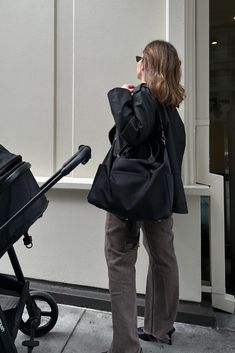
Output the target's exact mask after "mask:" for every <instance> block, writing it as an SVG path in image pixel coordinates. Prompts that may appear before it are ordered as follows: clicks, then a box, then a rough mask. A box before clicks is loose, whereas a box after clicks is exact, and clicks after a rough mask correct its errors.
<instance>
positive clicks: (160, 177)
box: [88, 119, 174, 220]
mask: <svg viewBox="0 0 235 353" xmlns="http://www.w3.org/2000/svg"><path fill="white" fill-rule="evenodd" d="M160 121H161V130H162V141H161V142H162V143H161V146H162V147H161V149H160V152H161V153H160V158H159V154H157V155H155V156H154V155H153V153H151V155H150V157H149V158H147V159H137V158H128V153H123V152H124V151H123V150H122V151H121V152H120V153H119V154H118V155H117V156H115V155H114V144H115V141H114V143H113V144H112V146H111V148H110V150H109V152H108V154H107V155H106V157H105V159H104V161H103V163H102V164H100V165H99V167H98V170H97V172H96V175H95V178H94V182H93V185H92V187H91V190H90V192H89V194H88V202H90V203H91V204H93V205H95V206H97V207H99V208H102V209H104V210H106V211H108V212H111V213H114V214H116V215H118V216H120V217H122V218H125V219H129V220H148V219H149V220H159V219H162V218H167V217H169V216H170V215H171V214H172V206H173V191H174V186H173V175H172V173H171V167H170V163H169V158H168V153H167V148H166V139H165V134H164V129H163V124H162V120H161V119H160ZM129 149H131V147H129ZM130 155H131V153H130Z"/></svg>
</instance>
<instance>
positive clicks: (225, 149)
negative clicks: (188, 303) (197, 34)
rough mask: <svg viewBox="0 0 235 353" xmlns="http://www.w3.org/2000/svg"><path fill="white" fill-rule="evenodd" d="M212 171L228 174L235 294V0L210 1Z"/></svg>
mask: <svg viewBox="0 0 235 353" xmlns="http://www.w3.org/2000/svg"><path fill="white" fill-rule="evenodd" d="M210 172H211V173H215V174H220V175H222V176H223V177H224V195H225V198H224V209H225V255H226V290H227V292H228V293H231V294H235V1H234V0H224V1H221V0H210Z"/></svg>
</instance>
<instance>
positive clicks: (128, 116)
mask: <svg viewBox="0 0 235 353" xmlns="http://www.w3.org/2000/svg"><path fill="white" fill-rule="evenodd" d="M108 99H109V104H110V108H111V111H112V114H113V117H114V121H115V124H116V128H117V132H118V135H119V136H121V137H122V138H123V140H124V141H125V142H126V143H127V144H129V145H132V146H137V145H139V144H141V143H143V142H144V141H145V140H146V139H147V138H148V137H149V136H150V134H151V133H152V131H153V127H154V124H155V116H156V102H155V100H154V97H153V96H152V94H151V93H150V91H149V89H148V88H144V89H143V88H139V89H137V90H136V91H134V93H133V94H131V93H130V91H129V90H127V89H125V88H114V89H112V90H111V91H109V92H108Z"/></svg>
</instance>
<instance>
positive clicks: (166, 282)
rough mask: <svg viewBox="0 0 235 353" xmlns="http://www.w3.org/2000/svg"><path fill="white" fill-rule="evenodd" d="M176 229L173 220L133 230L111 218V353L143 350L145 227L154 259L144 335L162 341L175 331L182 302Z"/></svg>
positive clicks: (107, 230)
mask: <svg viewBox="0 0 235 353" xmlns="http://www.w3.org/2000/svg"><path fill="white" fill-rule="evenodd" d="M172 227H173V218H172V216H171V217H169V218H167V219H164V220H160V221H143V222H135V224H134V227H133V224H132V226H131V227H130V224H129V222H128V221H125V220H122V219H120V218H118V217H117V216H115V215H114V214H111V213H107V218H106V226H105V233H106V237H105V256H106V261H107V266H108V276H109V290H110V295H111V305H112V321H113V341H112V344H111V347H110V349H109V353H139V352H140V350H141V346H140V342H139V338H138V334H137V308H136V277H135V263H136V260H137V251H138V246H139V231H140V228H142V231H143V244H144V246H145V248H146V250H147V253H148V255H149V268H148V276H147V286H146V296H145V321H144V331H145V332H146V333H149V334H152V335H154V336H155V337H162V336H163V335H165V334H166V333H167V332H168V331H169V330H170V329H171V328H172V327H173V324H174V321H175V318H176V314H177V309H178V302H179V279H178V265H177V260H176V256H175V250H174V245H173V231H172ZM130 232H132V234H130ZM133 232H134V233H135V234H134V235H135V236H133ZM128 239H129V240H128ZM130 239H132V240H131V242H130Z"/></svg>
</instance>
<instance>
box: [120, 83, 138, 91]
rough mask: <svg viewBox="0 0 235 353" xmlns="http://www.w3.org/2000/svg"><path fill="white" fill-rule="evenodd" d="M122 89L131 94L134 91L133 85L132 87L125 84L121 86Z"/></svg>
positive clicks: (129, 84) (130, 84)
mask: <svg viewBox="0 0 235 353" xmlns="http://www.w3.org/2000/svg"><path fill="white" fill-rule="evenodd" d="M122 88H125V89H128V90H129V91H130V92H131V93H132V92H133V91H134V89H135V85H133V84H132V83H125V84H124V85H122Z"/></svg>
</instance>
